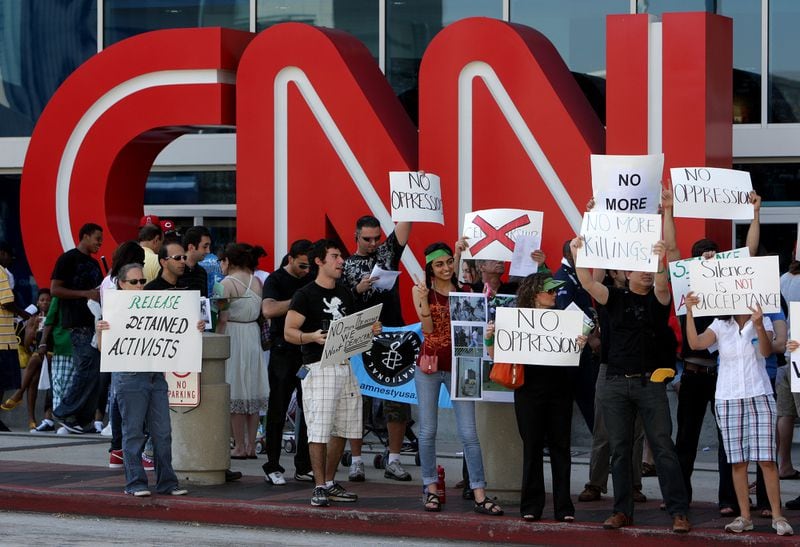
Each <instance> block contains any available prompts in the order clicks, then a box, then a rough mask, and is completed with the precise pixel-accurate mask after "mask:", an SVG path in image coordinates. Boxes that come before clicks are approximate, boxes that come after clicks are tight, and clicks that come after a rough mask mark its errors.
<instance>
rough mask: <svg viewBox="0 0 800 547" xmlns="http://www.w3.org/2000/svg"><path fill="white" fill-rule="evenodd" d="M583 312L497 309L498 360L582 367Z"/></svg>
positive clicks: (495, 338)
mask: <svg viewBox="0 0 800 547" xmlns="http://www.w3.org/2000/svg"><path fill="white" fill-rule="evenodd" d="M582 329H583V312H580V311H572V310H542V309H533V308H497V319H496V321H495V331H494V332H495V333H494V360H495V362H497V363H518V364H525V365H550V366H578V362H579V361H580V356H581V349H580V347H579V346H578V342H577V338H578V336H580V334H581V332H582Z"/></svg>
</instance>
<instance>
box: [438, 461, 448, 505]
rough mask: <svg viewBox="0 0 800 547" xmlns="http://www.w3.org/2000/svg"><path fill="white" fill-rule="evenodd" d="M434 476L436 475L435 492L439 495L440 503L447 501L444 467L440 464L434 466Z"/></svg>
mask: <svg viewBox="0 0 800 547" xmlns="http://www.w3.org/2000/svg"><path fill="white" fill-rule="evenodd" d="M436 476H437V477H438V480H437V481H436V493H437V494H438V496H439V501H440V502H441V503H447V493H446V491H445V486H444V467H442V466H441V465H439V466H437V468H436Z"/></svg>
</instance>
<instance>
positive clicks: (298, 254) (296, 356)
mask: <svg viewBox="0 0 800 547" xmlns="http://www.w3.org/2000/svg"><path fill="white" fill-rule="evenodd" d="M309 250H311V242H310V241H309V240H307V239H300V240H298V241H295V242H294V243H292V245H291V247H289V255H288V258H287V263H286V266H284V267H283V268H279V269H277V270H275V271H274V272H273V273H272V274H271V275H270V276H269V277H267V280H266V281H265V282H264V290H263V297H264V299H263V301H262V303H261V313H262V314H263V315H264V317H265V318H267V319H269V320H270V329H269V330H270V335H271V338H272V346H271V348H270V352H269V367H268V369H267V370H268V374H269V403H268V405H267V425H266V427H265V431H264V436H265V438H264V443H265V444H266V446H267V463H265V464H264V465H263V466H262V467H261V468H262V469H263V470H264V475H266V478H265V480H266V481H267V482H269V483H271V484H275V485H283V484H286V479H284V477H283V473H285V472H286V469H284V468H283V466H281V464H280V457H281V446H282V436H283V426H284V424H285V423H286V411H287V410H288V409H289V403H290V401H291V398H292V392H293V391H295V389H296V390H297V405H298V407H299V408H301V409H302V408H303V390H302V387H301V383H300V379H299V378H298V377H297V371H298V370H300V367H301V366H302V364H303V356H302V354H301V353H300V346H296V345H295V344H290V343H289V342H287V341H286V340H285V339H284V337H283V328H284V323H285V318H286V313H287V312H288V311H289V304H290V303H291V301H292V297H293V296H294V294H295V293H296V292H297V291H298V290H299V289H301V288H303V287H304V286H306V285H307V284H308V283H309V281H313V279H312V278H311V277H310V276H309V275H308V273H309V270H310V269H311V265H310V263H309V260H308V252H309ZM298 414H300V413H298ZM298 425H299V428H298V438H297V439H296V441H297V443H296V447H297V452H296V453H295V456H294V467H295V473H294V478H295V480H298V481H313V480H314V475H313V473H312V471H311V460H310V458H309V455H308V431H307V429H306V421H305V417H301V418H300V423H299V424H298Z"/></svg>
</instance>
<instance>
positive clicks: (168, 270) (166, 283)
mask: <svg viewBox="0 0 800 547" xmlns="http://www.w3.org/2000/svg"><path fill="white" fill-rule="evenodd" d="M158 264H159V265H160V266H161V271H160V272H159V275H158V277H156V278H155V279H154V280H153V281H151V282H150V283H148V284H147V285H145V286H144V288H145V290H147V291H167V290H174V289H179V288H180V287H178V278H179V277H180V276H182V275H183V272H184V271H185V270H186V253H185V252H184V250H183V245H181V244H180V243H177V242H171V243H167V244H166V245H162V246H161V248H160V249H159V250H158Z"/></svg>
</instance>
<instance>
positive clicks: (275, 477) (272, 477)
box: [264, 471, 286, 486]
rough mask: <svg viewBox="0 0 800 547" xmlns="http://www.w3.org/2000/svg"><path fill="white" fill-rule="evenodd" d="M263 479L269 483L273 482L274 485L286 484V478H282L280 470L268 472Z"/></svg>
mask: <svg viewBox="0 0 800 547" xmlns="http://www.w3.org/2000/svg"><path fill="white" fill-rule="evenodd" d="M264 480H265V481H267V482H268V483H270V484H274V485H275V486H283V485H284V484H286V479H284V478H283V473H281V472H280V471H273V472H272V473H269V474H268V475H267V476H266V477H264Z"/></svg>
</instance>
